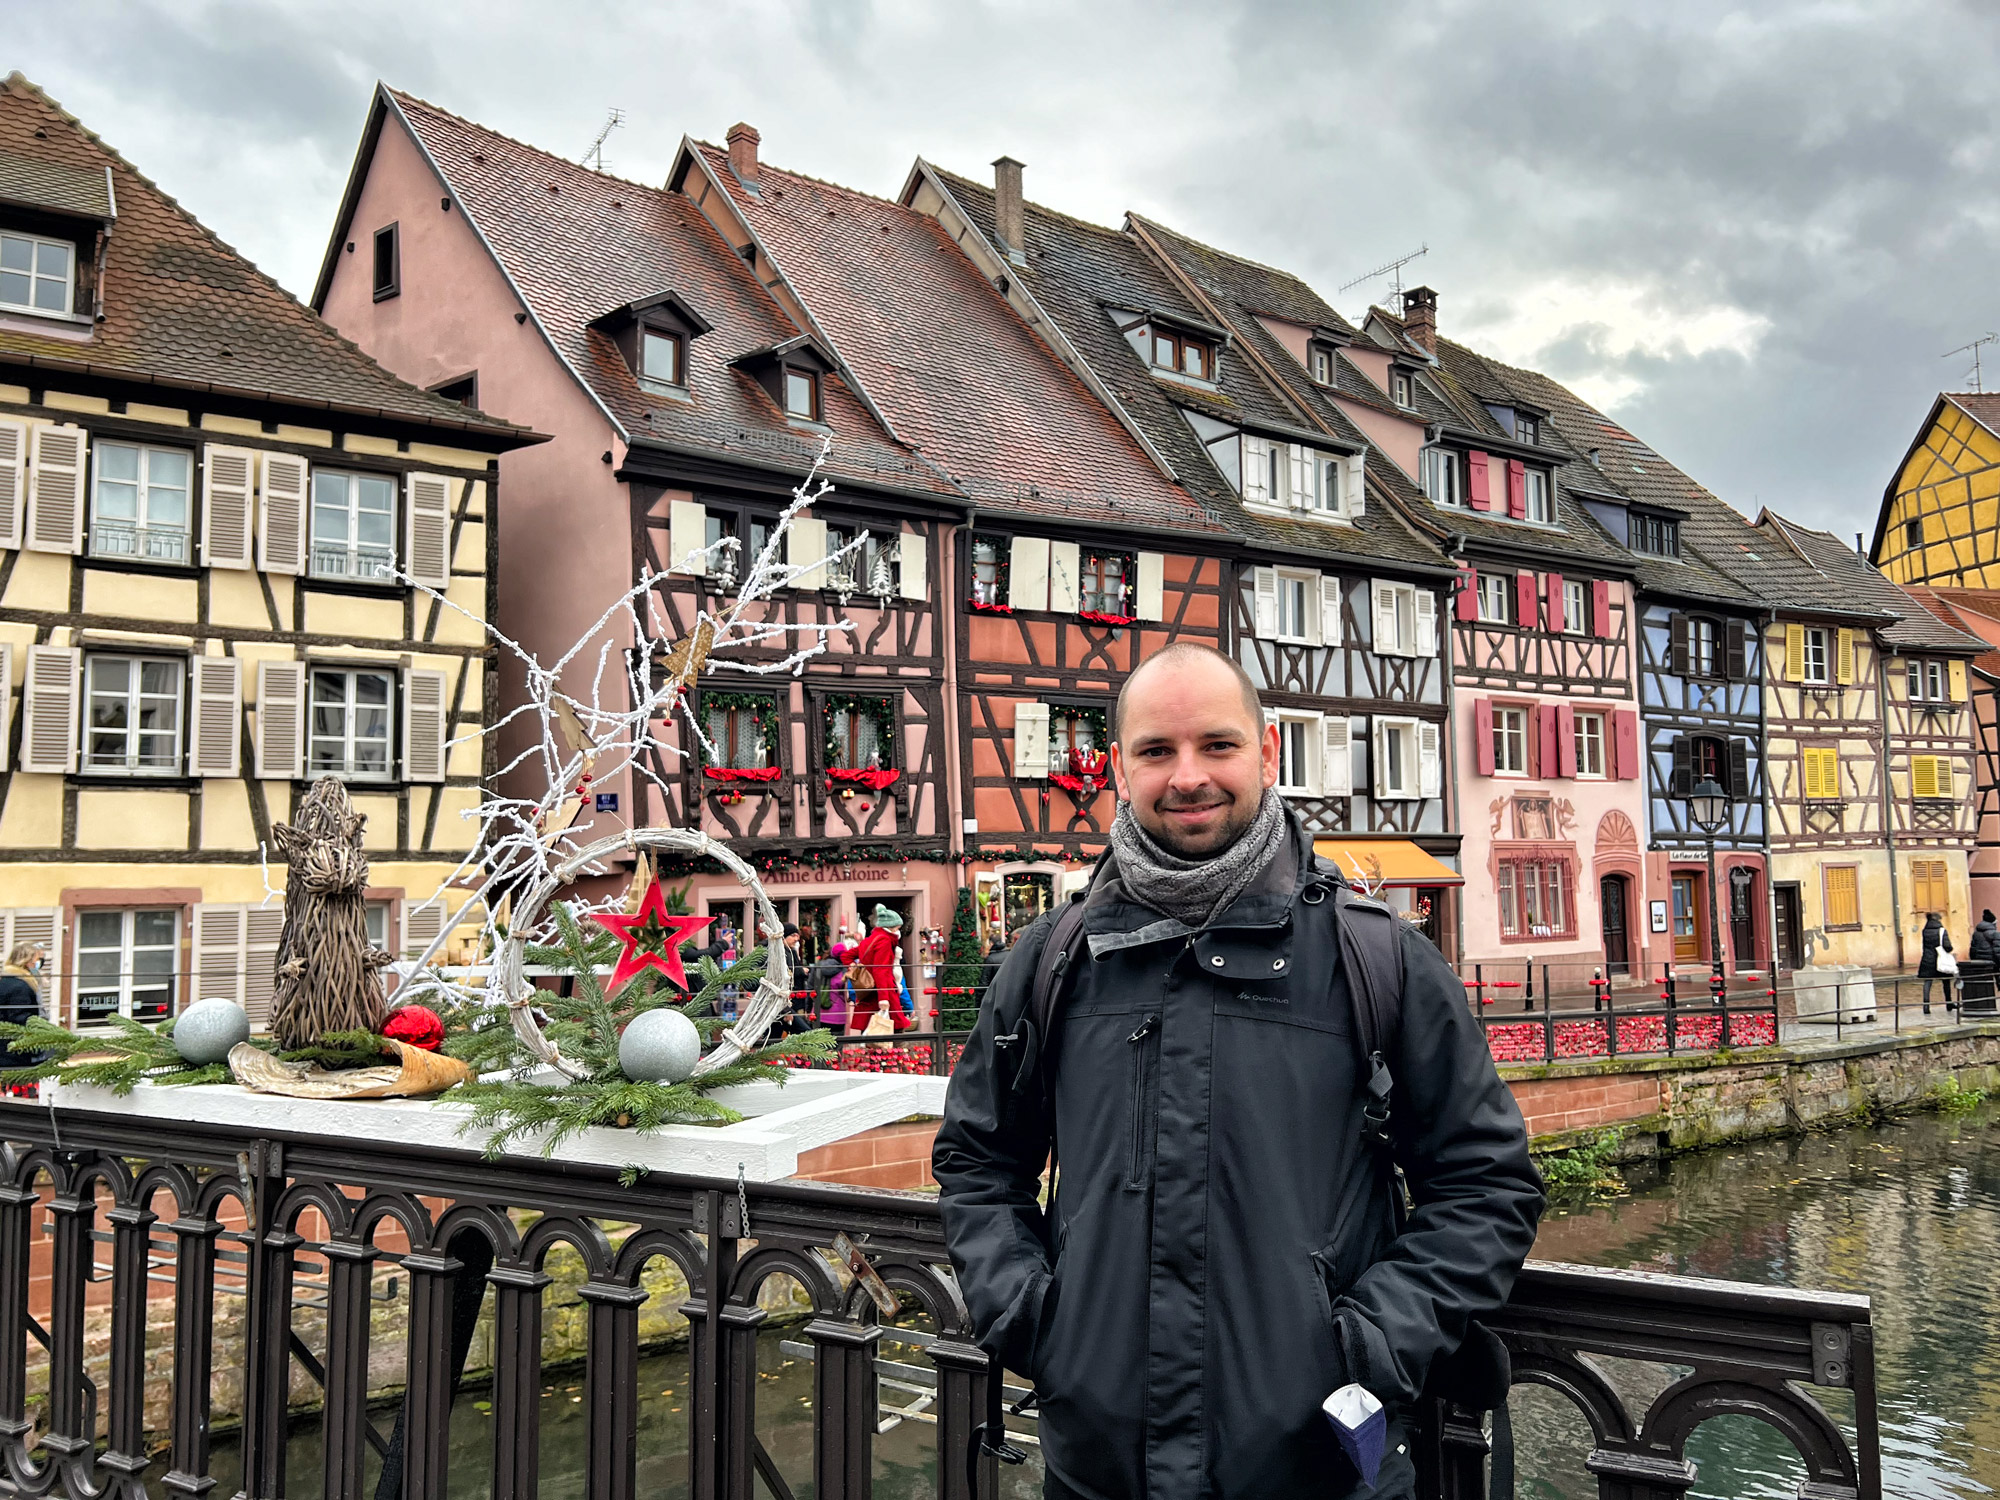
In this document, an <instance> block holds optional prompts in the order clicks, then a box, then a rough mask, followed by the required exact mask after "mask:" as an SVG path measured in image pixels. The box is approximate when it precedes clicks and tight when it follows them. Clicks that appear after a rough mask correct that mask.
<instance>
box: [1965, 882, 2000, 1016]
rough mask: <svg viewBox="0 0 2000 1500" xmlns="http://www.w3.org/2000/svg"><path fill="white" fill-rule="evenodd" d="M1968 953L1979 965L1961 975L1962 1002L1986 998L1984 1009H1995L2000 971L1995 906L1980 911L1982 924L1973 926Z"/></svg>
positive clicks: (1999, 944) (1998, 936)
mask: <svg viewBox="0 0 2000 1500" xmlns="http://www.w3.org/2000/svg"><path fill="white" fill-rule="evenodd" d="M1965 956H1966V958H1967V960H1968V961H1970V962H1971V963H1974V964H1976V965H1978V968H1977V971H1976V972H1972V973H1966V974H1962V975H1961V976H1960V977H1959V985H1958V998H1959V1003H1960V1004H1961V1005H1963V1004H1966V1003H1967V1002H1970V1001H1974V1000H1977V1001H1982V1002H1984V1003H1983V1004H1982V1005H1981V1007H1980V1008H1981V1009H1991V1007H1992V1002H1993V996H1994V984H1993V976H1994V975H1995V974H1996V973H2000V922H1995V921H1994V919H1993V910H1992V908H1991V907H1988V908H1987V909H1986V910H1985V911H1982V912H1981V913H1980V914H1979V925H1978V926H1977V927H1975V928H1973V929H1972V943H1971V945H1970V946H1969V947H1968V948H1967V949H1966V953H1965Z"/></svg>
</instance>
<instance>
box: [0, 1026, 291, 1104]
mask: <svg viewBox="0 0 2000 1500" xmlns="http://www.w3.org/2000/svg"><path fill="white" fill-rule="evenodd" d="M110 1021H111V1026H112V1030H110V1031H108V1032H89V1033H84V1034H81V1035H80V1034H78V1033H77V1032H74V1031H69V1030H66V1029H65V1028H63V1027H61V1026H58V1025H56V1024H55V1023H54V1022H52V1021H49V1020H47V1019H45V1018H43V1017H41V1016H34V1017H31V1018H30V1019H29V1020H27V1021H25V1022H22V1023H20V1024H18V1025H16V1024H14V1023H12V1022H8V1023H0V1047H3V1048H4V1049H5V1051H6V1053H7V1055H8V1056H9V1057H14V1058H32V1059H34V1060H33V1061H31V1062H25V1063H19V1064H17V1065H15V1066H13V1067H9V1068H0V1084H26V1083H46V1082H48V1081H49V1080H51V1079H54V1080H57V1081H59V1082H62V1083H84V1084H94V1085H96V1086H97V1087H99V1088H107V1089H110V1090H111V1091H112V1092H113V1093H116V1094H129V1093H131V1092H132V1090H133V1089H135V1088H137V1087H138V1086H139V1085H140V1084H141V1083H173V1084H198V1083H228V1082H230V1081H231V1078H230V1072H229V1064H228V1063H226V1062H219V1063H191V1062H189V1061H188V1060H187V1059H186V1058H184V1057H182V1056H181V1055H180V1053H178V1052H176V1051H175V1050H174V1023H173V1022H172V1021H170V1020H169V1021H163V1022H162V1023H161V1024H160V1025H159V1026H157V1027H154V1026H147V1025H144V1024H143V1023H141V1022H138V1021H134V1020H132V1019H130V1018H129V1017H126V1016H112V1017H111V1018H110ZM254 1045H257V1046H267V1044H266V1043H262V1042H258V1043H255V1044H254ZM100 1054H101V1055H100ZM77 1057H82V1058H83V1059H84V1061H81V1062H75V1061H72V1059H74V1058H77Z"/></svg>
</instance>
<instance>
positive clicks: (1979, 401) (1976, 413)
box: [1944, 391, 2000, 433]
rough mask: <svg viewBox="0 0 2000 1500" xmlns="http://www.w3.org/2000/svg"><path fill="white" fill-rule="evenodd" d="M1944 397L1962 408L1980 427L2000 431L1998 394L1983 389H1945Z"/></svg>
mask: <svg viewBox="0 0 2000 1500" xmlns="http://www.w3.org/2000/svg"><path fill="white" fill-rule="evenodd" d="M1944 399H1945V400H1947V401H1949V402H1951V403H1952V404H1953V405H1954V406H1958V407H1961V408H1963V409H1964V410H1965V411H1966V412H1967V413H1968V414H1969V415H1970V416H1971V417H1972V419H1973V420H1974V421H1976V422H1978V423H1979V424H1980V425H1981V426H1982V427H1985V428H1987V429H1988V430H1989V431H1992V432H1996V433H2000V395H1995V394H1991V393H1988V392H1985V391H1946V392H1945V393H1944Z"/></svg>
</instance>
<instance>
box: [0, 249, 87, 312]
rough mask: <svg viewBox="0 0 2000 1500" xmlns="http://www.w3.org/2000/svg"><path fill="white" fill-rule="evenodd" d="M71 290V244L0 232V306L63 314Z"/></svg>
mask: <svg viewBox="0 0 2000 1500" xmlns="http://www.w3.org/2000/svg"><path fill="white" fill-rule="evenodd" d="M75 293H76V246H75V245H73V244H70V243H69V242H67V241H65V240H50V239H43V238H42V237H41V236H40V235H36V234H0V308H6V309H8V310H10V311H15V312H38V313H59V314H62V315H65V316H67V315H68V314H69V312H70V311H71V309H72V307H73V305H74V302H75Z"/></svg>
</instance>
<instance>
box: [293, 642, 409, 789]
mask: <svg viewBox="0 0 2000 1500" xmlns="http://www.w3.org/2000/svg"><path fill="white" fill-rule="evenodd" d="M398 675H399V674H397V673H396V672H393V671H391V670H389V669H388V668H386V667H350V666H346V665H337V664H332V663H328V662H310V663H308V664H307V667H306V742H305V756H306V764H305V773H306V776H307V778H308V779H311V778H314V777H319V776H338V777H339V778H341V780H343V781H368V782H375V781H394V780H395V779H396V771H397V765H396V710H397V707H398V705H397V702H396V697H397V692H396V687H397V682H396V679H397V677H398ZM328 677H337V678H340V679H341V680H342V682H343V684H344V687H345V691H344V693H343V695H342V699H341V702H340V705H339V706H340V708H341V710H342V714H341V732H340V735H339V740H340V749H341V759H340V764H339V765H337V766H336V765H328V764H324V763H322V762H321V761H320V760H319V753H318V748H317V747H318V744H319V742H320V741H322V740H326V739H328V738H331V736H328V735H323V734H320V733H319V732H318V730H319V721H318V711H319V709H320V708H322V707H331V706H332V705H331V704H330V703H326V702H324V701H323V700H322V699H321V698H320V697H319V685H320V681H321V679H322V678H328ZM363 677H379V678H381V679H382V680H383V681H384V682H386V683H387V684H388V685H389V692H388V697H387V700H386V702H385V703H384V704H383V705H382V707H383V710H384V722H383V729H382V736H381V740H382V767H381V769H380V770H374V769H368V768H363V767H362V766H360V765H359V764H358V762H357V760H356V758H355V754H354V750H355V745H356V743H357V740H356V737H355V733H354V721H355V718H356V717H357V715H358V713H359V711H360V710H361V709H362V708H368V709H372V708H374V707H375V706H376V705H374V704H372V703H371V704H358V703H357V702H356V699H355V689H356V687H357V685H358V684H359V681H360V679H361V678H363ZM368 738H369V739H370V740H371V741H372V740H373V739H374V738H375V736H373V735H370V736H368Z"/></svg>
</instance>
